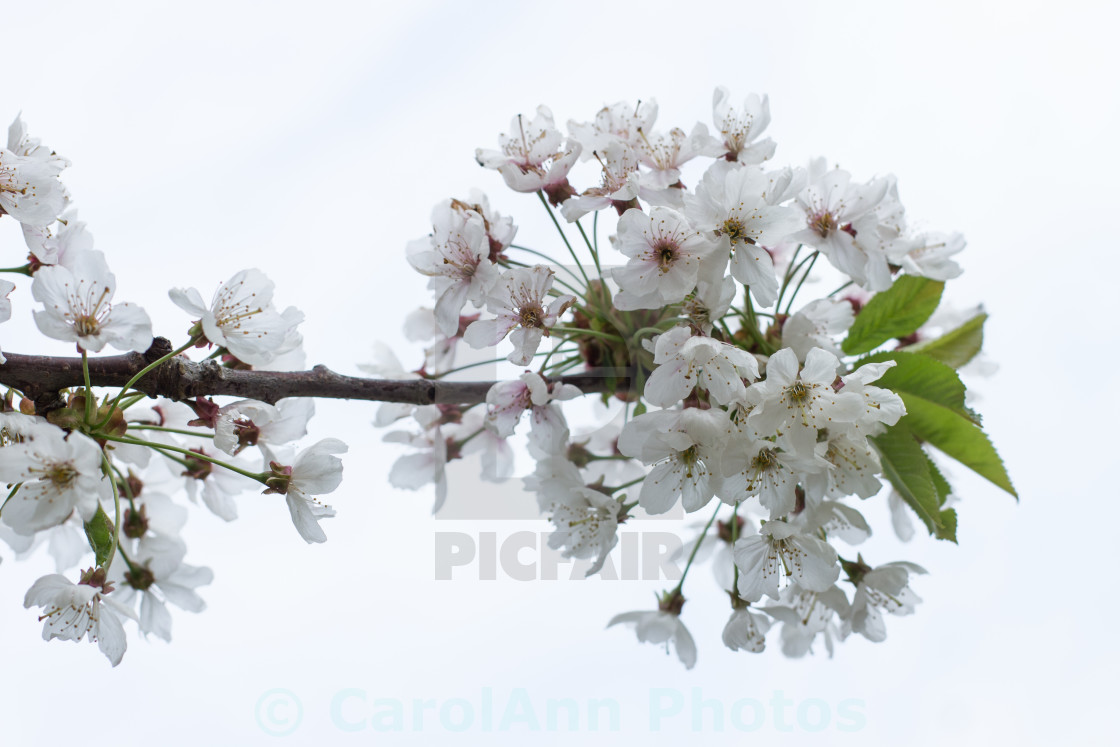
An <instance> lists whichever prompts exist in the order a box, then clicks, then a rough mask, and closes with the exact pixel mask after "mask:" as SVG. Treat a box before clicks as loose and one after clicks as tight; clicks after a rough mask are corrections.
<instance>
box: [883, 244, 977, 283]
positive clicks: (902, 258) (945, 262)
mask: <svg viewBox="0 0 1120 747" xmlns="http://www.w3.org/2000/svg"><path fill="white" fill-rule="evenodd" d="M964 243H965V242H964V236H962V235H961V234H959V233H954V234H950V235H946V234H942V233H930V234H925V235H923V236H918V237H917V238H913V239H899V240H897V241H895V242H892V243H891V244H890V246H889V247H888V249H887V254H888V257H889V258H890V261H891V262H892V263H893V264H896V265H901V266H902V269H904V270H905V271H906V272H907V274H910V275H919V276H921V277H924V278H931V279H933V280H952V279H953V278H955V277H958V276H960V274H961V273H962V272H964V270H962V269H961V266H960V265H958V264H957V263H956V262H954V261H953V260H951V259H949V258H950V257H952V256H953V255H954V254H959V253H960V252H962V251H964Z"/></svg>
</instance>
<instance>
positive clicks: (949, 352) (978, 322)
mask: <svg viewBox="0 0 1120 747" xmlns="http://www.w3.org/2000/svg"><path fill="white" fill-rule="evenodd" d="M987 318H988V315H987V314H977V315H976V316H974V317H972V318H971V319H969V320H968V321H967V322H965V323H964V324H962V325H961V326H959V327H957V328H956V329H954V330H950V331H949V332H946V333H945V334H943V335H941V337H938V338H937V339H936V340H927V341H925V342H919V343H917V344H915V345H909V346H907V347H905V348H903V350H905V351H907V352H909V353H921V354H922V355H928V356H929V357H931V358H936V359H937V360H939V361H941V362H942V363H945V364H947V365H949V366H952V367H953V368H960V367H961V366H963V365H964V364H966V363H968V362H969V361H970V360H972V359H973V358H974V357H976V354H977V353H979V352H980V348H981V347H983V345H984V322H985V320H987Z"/></svg>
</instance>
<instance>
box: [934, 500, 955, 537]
mask: <svg viewBox="0 0 1120 747" xmlns="http://www.w3.org/2000/svg"><path fill="white" fill-rule="evenodd" d="M937 537H938V539H945V540H949V541H950V542H953V543H956V541H957V510H956V509H954V508H946V509H942V511H941V530H940V531H939V532H938V535H937Z"/></svg>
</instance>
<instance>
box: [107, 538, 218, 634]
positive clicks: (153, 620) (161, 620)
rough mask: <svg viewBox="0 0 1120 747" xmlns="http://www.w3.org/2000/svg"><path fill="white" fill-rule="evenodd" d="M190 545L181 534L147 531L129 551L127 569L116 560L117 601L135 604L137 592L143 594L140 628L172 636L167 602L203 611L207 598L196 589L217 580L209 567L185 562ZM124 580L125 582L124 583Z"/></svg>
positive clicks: (195, 610) (187, 608)
mask: <svg viewBox="0 0 1120 747" xmlns="http://www.w3.org/2000/svg"><path fill="white" fill-rule="evenodd" d="M185 555H186V545H185V544H183V541H182V540H180V539H179V538H178V537H161V536H152V535H150V534H148V535H145V536H144V537H143V538H141V539H140V541H139V542H138V543H136V546H135V547H134V548H133V549H132V550H130V551H129V561H130V564H129V566H127V570H123V571H122V569H121V568H120V565H117V564H115V565H114V566H113V569H114V570H116V571H118V578H117V579H116V580H115V582H116V583H117V584H119V585H120V588H119V590H118V591H117V596H115V597H114V599H115V601H117V602H118V603H120V604H122V605H128V606H129V607H131V606H132V604H133V602H132V599H133V597H134V596H139V597H140V616H139V619H138V623H139V628H140V632H141V633H143V634H145V635H147V634H149V633H151V634H153V635H155V636H157V637H159V638H162V639H163V640H165V641H170V640H171V613H170V612H168V610H167V604H166V603H167V602H170V603H171V604H174V605H175V606H176V607H179V608H180V609H184V610H186V611H188V612H201V611H202V610H204V609H206V602H205V601H203V599H202V597H200V596H199V595H198V592H196V591H195V589H196V588H197V587H199V586H204V585H206V584H209V583H211V582H212V581H213V580H214V573H213V571H211V570H210V569H209V568H205V567H198V566H193V565H188V564H187V563H184V562H183V557H184V556H185ZM122 582H123V583H122Z"/></svg>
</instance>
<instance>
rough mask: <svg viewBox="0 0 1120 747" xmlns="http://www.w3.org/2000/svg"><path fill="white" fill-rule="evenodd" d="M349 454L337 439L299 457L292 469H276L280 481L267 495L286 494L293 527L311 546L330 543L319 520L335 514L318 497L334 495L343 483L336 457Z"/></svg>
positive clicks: (319, 444) (307, 449) (278, 467)
mask: <svg viewBox="0 0 1120 747" xmlns="http://www.w3.org/2000/svg"><path fill="white" fill-rule="evenodd" d="M347 451H348V447H347V446H346V444H344V443H343V442H342V441H339V440H338V439H337V438H324V439H323V440H322V441H319V442H318V443H315V444H312V445H311V446H308V447H307V448H306V449H304V450H303V451H301V452H300V453H299V454H297V455H296V458H295V461H294V462H292V465H291V466H290V467H280V465H276V464H274V465H273V468H272V469H273V474H274V475H277V476H278V478H279V479H278V480H277V482H275V483H274V482H273V481H272V479H270V480H269V482H268V485H269V490H266V491H265V492H279V493H284V495H285V497H286V499H287V503H288V511H289V512H290V513H291V515H292V523H293V524H295V527H296V530H297V531H298V532H299V534H300V536H301V537H303V538H304V539H305V540H307V541H308V542H326V541H327V535H326V533H325V532H323V528H322V527H320V526H319V520H320V519H323V518H327V517H330V516H334V515H335V510H334V509H333V508H331V507H330V506H327V505H324V504H323V503H321V502H320V501H319V500H318V499H317V498H316V497H315V496H317V495H323V494H324V493H330V492H332V491H334V489H335V488H337V487H338V486H339V483H341V482H342V460H341V459H339V458H338V457H336V456H334V455H335V454H345V453H346V452H347Z"/></svg>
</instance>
